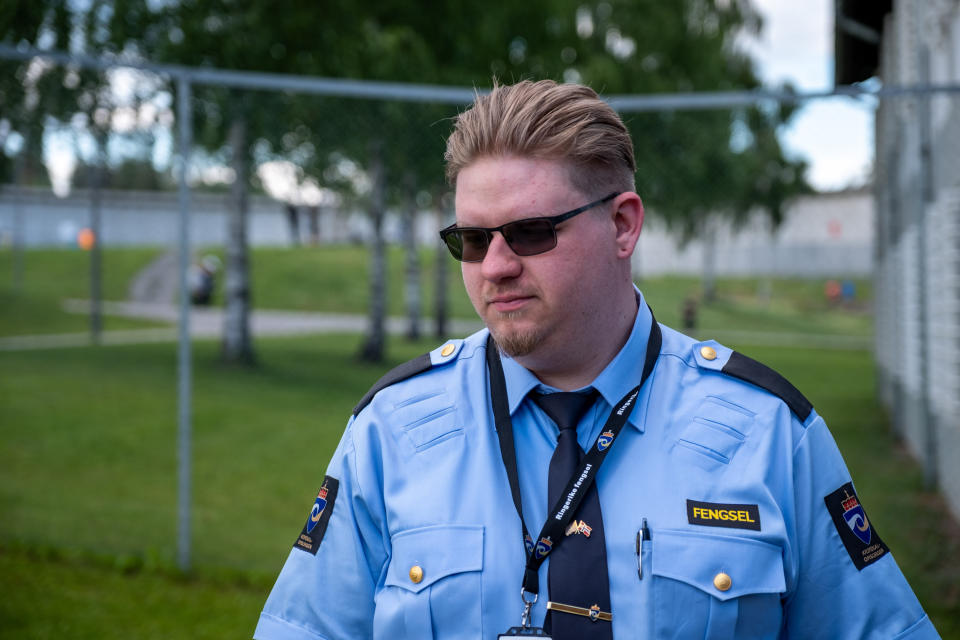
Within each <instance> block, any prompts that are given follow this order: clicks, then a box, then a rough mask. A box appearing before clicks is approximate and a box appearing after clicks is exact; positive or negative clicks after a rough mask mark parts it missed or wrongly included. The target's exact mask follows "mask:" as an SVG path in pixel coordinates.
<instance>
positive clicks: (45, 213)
mask: <svg viewBox="0 0 960 640" xmlns="http://www.w3.org/2000/svg"><path fill="white" fill-rule="evenodd" d="M228 204H229V203H228V200H227V196H226V195H219V194H208V193H195V194H193V198H192V205H193V213H192V215H191V230H190V233H191V244H192V245H193V246H199V247H202V246H211V245H222V244H223V243H224V240H225V237H226V229H227V221H226V220H227V207H228ZM101 211H102V213H101V220H102V224H101V228H102V233H101V235H102V236H103V243H104V245H105V246H132V245H166V246H171V247H173V246H175V245H176V243H177V241H178V237H179V235H178V234H179V214H178V202H177V194H176V193H157V192H132V191H106V192H104V194H103V198H102V206H101ZM18 217H19V221H20V222H19V224H18V223H17V220H18ZM89 220H90V195H89V193H88V192H86V191H85V190H79V191H75V192H73V193H71V194H70V196H68V197H67V198H58V197H56V196H54V195H53V194H52V193H50V192H47V191H41V190H34V189H16V188H13V187H6V188H4V189H3V190H2V191H0V246H2V245H3V244H9V243H10V242H12V239H13V236H14V233H15V230H16V229H17V228H18V227H19V228H20V229H22V231H21V233H22V234H23V235H22V237H23V242H24V244H25V246H29V247H38V246H75V242H76V236H77V232H78V231H79V230H80V229H82V228H84V227H86V226H89ZM318 222H319V240H320V242H336V243H344V242H362V241H363V240H364V239H365V238H367V237H369V234H370V226H369V224H368V222H367V219H366V217H365V216H364V215H363V214H362V213H359V212H352V213H350V212H343V211H338V210H335V209H323V210H321V211H320V213H319V217H318ZM445 224H446V223H445V222H444V221H443V220H440V219H438V218H437V216H436V215H423V216H420V218H419V221H418V228H417V237H418V241H419V243H420V244H421V245H423V246H430V245H436V244H438V243H439V239H438V236H437V230H438V229H439V228H441V227H442V226H445ZM384 232H385V234H386V236H387V238H388V239H389V240H390V241H391V242H399V241H400V238H401V237H402V236H401V222H400V218H399V217H398V216H393V215H390V216H387V219H386V222H385V225H384ZM299 235H300V238H301V239H302V241H304V242H306V241H307V240H308V237H309V223H308V221H307V219H306V216H305V215H303V210H302V209H301V215H300V220H299ZM250 243H251V244H252V245H254V246H287V245H289V244H290V243H291V231H290V227H289V223H288V219H287V216H286V213H285V210H284V206H283V204H282V203H280V202H277V201H275V200H271V199H269V198H265V197H253V198H251V200H250ZM872 247H873V209H872V201H871V198H870V195H869V193H868V192H867V191H862V190H861V191H851V192H841V193H835V194H822V195H815V196H807V197H803V198H800V199H798V200H797V202H795V203H794V205H793V206H791V207H790V208H789V209H788V211H787V212H786V219H785V221H784V223H783V224H782V225H781V226H780V228H779V229H777V230H776V231H775V232H771V229H770V225H769V223H768V222H767V220H766V219H765V218H764V217H763V216H760V215H757V216H755V217H754V218H753V219H751V221H750V222H749V223H748V224H747V225H745V226H744V227H743V228H741V229H733V228H731V227H730V225H728V224H725V223H718V224H716V225H714V226H713V227H712V228H711V230H710V238H709V239H705V238H695V239H694V240H692V241H691V242H689V243H686V244H681V243H680V242H679V241H678V240H677V238H676V237H675V234H672V233H671V232H670V231H669V229H668V228H667V226H666V224H665V223H664V221H663V220H661V219H659V218H658V217H657V216H656V214H655V213H651V214H649V215H648V216H647V220H646V223H645V226H644V230H643V233H642V234H641V237H640V246H639V248H638V249H637V252H636V254H635V256H634V268H635V270H636V271H637V273H638V274H640V275H642V276H652V275H659V274H665V273H681V274H693V275H696V274H701V273H702V272H703V271H704V269H705V268H706V264H705V260H706V259H707V258H708V257H711V256H712V259H713V260H714V273H716V274H718V275H744V276H745V275H755V274H776V275H783V276H805V277H837V276H868V275H869V274H870V272H871V270H872V268H873V257H872V252H873V249H872ZM707 249H710V250H709V251H708V250H707Z"/></svg>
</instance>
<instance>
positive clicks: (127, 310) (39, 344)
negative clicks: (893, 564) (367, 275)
mask: <svg viewBox="0 0 960 640" xmlns="http://www.w3.org/2000/svg"><path fill="white" fill-rule="evenodd" d="M63 307H64V310H66V311H69V312H71V313H89V310H90V302H89V301H88V300H65V301H64V303H63ZM103 313H104V314H106V315H114V316H122V317H126V318H138V319H142V320H154V321H160V322H169V323H170V327H169V328H165V327H160V328H155V329H126V330H122V331H104V332H103V334H102V339H101V343H102V344H106V345H115V344H138V343H149V342H176V340H177V337H178V335H177V322H178V320H179V308H178V307H177V306H175V305H172V304H165V303H159V302H109V301H105V302H103ZM366 326H367V318H366V316H364V315H360V314H346V313H314V312H305V311H269V310H258V311H254V312H253V313H252V314H251V317H250V329H251V331H252V332H253V335H254V336H255V337H256V336H293V335H306V334H315V333H359V332H362V331H363V330H364V329H365V328H366ZM481 326H482V325H481V323H480V322H479V320H451V321H450V323H449V327H450V333H451V335H454V336H466V335H469V334H471V333H473V332H474V331H476V330H477V329H479V328H480V327H481ZM406 330H407V321H406V319H405V318H388V319H387V332H388V333H390V334H393V335H403V334H404V333H405V332H406ZM421 330H422V331H423V334H424V335H425V336H429V335H431V334H432V333H433V319H432V318H424V319H423V320H422V324H421ZM222 331H223V311H222V310H221V309H218V308H204V307H199V308H198V307H194V308H192V309H191V311H190V335H192V336H193V337H194V338H207V339H216V338H219V337H220V336H221V334H222ZM698 335H703V336H710V337H712V338H714V339H716V340H719V341H720V342H723V343H727V344H749V345H755V346H776V347H810V348H824V349H840V350H848V349H849V350H855V351H861V350H864V349H870V348H871V346H872V344H873V340H872V338H871V337H870V336H844V335H830V334H823V335H814V334H807V333H783V332H774V331H767V332H764V331H729V330H727V331H712V330H709V329H704V330H703V331H701V332H698ZM90 344H91V341H90V333H89V332H82V333H60V334H45V335H33V336H10V337H0V351H21V350H26V349H59V348H62V347H83V346H89V345H90Z"/></svg>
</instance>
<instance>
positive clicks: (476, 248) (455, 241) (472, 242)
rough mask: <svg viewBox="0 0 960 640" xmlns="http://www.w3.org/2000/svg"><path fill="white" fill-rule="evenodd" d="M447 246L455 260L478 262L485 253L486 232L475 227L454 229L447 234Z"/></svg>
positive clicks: (486, 243)
mask: <svg viewBox="0 0 960 640" xmlns="http://www.w3.org/2000/svg"><path fill="white" fill-rule="evenodd" d="M446 240H447V246H448V247H450V253H452V254H453V257H454V258H456V259H457V260H461V261H463V262H480V261H481V260H483V256H485V255H486V254H487V245H488V242H487V233H486V232H485V231H482V230H477V229H455V230H454V231H453V232H452V233H451V234H450V235H448V236H447V238H446Z"/></svg>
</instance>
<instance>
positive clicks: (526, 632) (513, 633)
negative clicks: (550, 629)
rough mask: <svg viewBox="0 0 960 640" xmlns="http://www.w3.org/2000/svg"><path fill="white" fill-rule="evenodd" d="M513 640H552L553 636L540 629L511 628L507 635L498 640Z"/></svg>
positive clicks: (503, 634)
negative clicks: (536, 639) (534, 639)
mask: <svg viewBox="0 0 960 640" xmlns="http://www.w3.org/2000/svg"><path fill="white" fill-rule="evenodd" d="M511 638H546V639H547V640H551V636H549V635H547V633H546V632H545V631H544V630H543V629H541V628H540V627H510V628H509V629H508V630H507V632H506V633H501V634H500V635H498V636H497V640H510V639H511Z"/></svg>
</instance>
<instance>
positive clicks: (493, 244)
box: [480, 231, 523, 282]
mask: <svg viewBox="0 0 960 640" xmlns="http://www.w3.org/2000/svg"><path fill="white" fill-rule="evenodd" d="M522 270H523V265H522V264H521V262H520V256H518V255H517V254H516V253H514V252H513V249H511V248H510V245H508V244H507V241H506V240H505V239H504V237H503V234H502V233H500V232H499V231H494V232H493V237H492V238H490V246H488V247H487V255H485V256H484V257H483V262H481V263H480V273H481V274H482V275H483V277H484V278H486V279H487V280H490V281H491V282H497V281H499V280H503V279H505V278H515V277H517V276H518V275H520V272H521V271H522Z"/></svg>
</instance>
